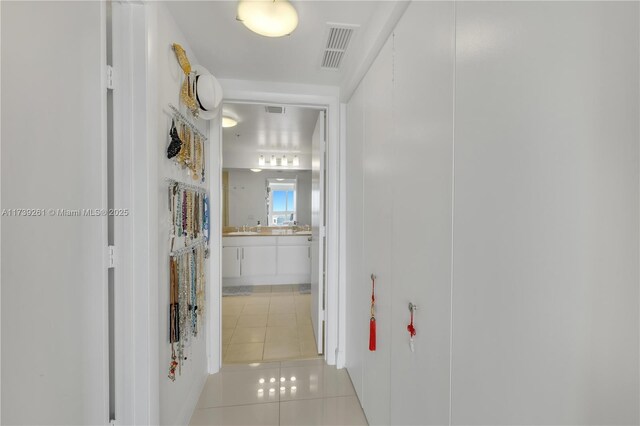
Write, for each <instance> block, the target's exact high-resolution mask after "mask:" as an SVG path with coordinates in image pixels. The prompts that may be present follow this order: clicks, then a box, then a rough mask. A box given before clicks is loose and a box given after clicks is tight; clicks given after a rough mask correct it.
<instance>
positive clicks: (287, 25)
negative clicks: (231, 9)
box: [236, 0, 298, 37]
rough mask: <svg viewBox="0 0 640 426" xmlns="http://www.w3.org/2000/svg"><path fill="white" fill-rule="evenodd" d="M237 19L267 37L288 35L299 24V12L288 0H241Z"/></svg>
mask: <svg viewBox="0 0 640 426" xmlns="http://www.w3.org/2000/svg"><path fill="white" fill-rule="evenodd" d="M236 19H237V20H238V21H240V22H242V23H243V24H244V25H245V27H247V28H249V29H250V30H251V31H253V32H254V33H257V34H260V35H262V36H265V37H282V36H286V35H289V34H291V33H292V32H293V30H295V29H296V27H297V26H298V12H296V9H295V8H294V7H293V6H292V5H291V3H289V2H288V1H287V0H241V1H240V3H239V4H238V14H237V17H236Z"/></svg>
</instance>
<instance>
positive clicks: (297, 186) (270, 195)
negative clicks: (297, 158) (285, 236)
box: [223, 169, 311, 227]
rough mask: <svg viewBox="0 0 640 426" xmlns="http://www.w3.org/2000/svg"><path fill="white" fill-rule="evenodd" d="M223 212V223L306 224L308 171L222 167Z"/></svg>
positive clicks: (309, 211) (309, 181)
mask: <svg viewBox="0 0 640 426" xmlns="http://www.w3.org/2000/svg"><path fill="white" fill-rule="evenodd" d="M223 212H224V213H223V217H224V220H223V222H225V220H226V223H225V224H224V226H233V227H241V226H245V225H248V226H256V225H258V224H259V225H262V226H292V225H298V226H306V225H310V224H311V171H310V170H293V171H280V170H263V171H261V172H252V171H251V170H250V169H223ZM258 222H259V223H258Z"/></svg>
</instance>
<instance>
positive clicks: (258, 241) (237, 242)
mask: <svg viewBox="0 0 640 426" xmlns="http://www.w3.org/2000/svg"><path fill="white" fill-rule="evenodd" d="M277 244H278V237H222V247H247V246H275V245H277Z"/></svg>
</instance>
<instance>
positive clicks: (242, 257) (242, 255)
mask: <svg viewBox="0 0 640 426" xmlns="http://www.w3.org/2000/svg"><path fill="white" fill-rule="evenodd" d="M242 260H244V247H242Z"/></svg>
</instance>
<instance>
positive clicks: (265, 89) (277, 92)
mask: <svg viewBox="0 0 640 426" xmlns="http://www.w3.org/2000/svg"><path fill="white" fill-rule="evenodd" d="M220 83H221V85H222V87H223V91H224V102H245V103H266V104H268V103H272V104H283V105H300V106H309V107H319V108H325V109H326V110H327V117H328V120H329V126H328V127H329V128H328V132H327V164H326V173H327V187H326V188H325V191H326V200H327V206H326V208H325V214H326V217H325V221H326V228H327V229H326V235H327V240H326V253H327V271H326V274H327V275H326V283H327V285H326V301H327V303H326V310H325V353H324V357H325V360H326V362H327V364H329V365H337V367H338V368H342V367H344V356H342V355H343V351H344V348H343V347H342V348H338V342H339V336H344V331H343V329H344V328H345V326H344V320H345V318H344V315H340V314H341V313H343V311H344V310H343V309H339V303H342V304H344V299H343V298H340V297H339V296H338V295H339V294H341V293H342V292H341V286H342V285H343V282H341V281H340V279H339V278H340V274H339V271H340V258H341V255H340V250H339V249H340V186H341V185H340V169H341V155H340V153H341V151H342V148H341V146H342V143H343V142H342V140H341V138H340V133H341V132H340V124H341V123H340V118H341V114H340V96H339V89H338V88H337V87H335V88H334V87H327V86H313V85H300V84H283V83H268V82H254V81H242V80H224V79H221V80H220ZM213 121H217V120H213ZM215 126H216V127H218V129H217V130H218V131H217V132H214V131H213V130H214V129H213V128H212V129H211V130H212V132H211V139H212V140H211V146H212V148H213V146H214V144H215V143H217V144H218V149H215V148H213V149H211V151H216V152H214V153H213V158H211V161H212V163H211V169H212V173H213V175H212V179H211V184H212V188H211V194H212V200H213V199H218V200H219V201H221V194H220V192H221V191H220V185H221V182H220V179H221V178H220V176H221V173H222V127H221V126H219V124H218V123H215ZM216 135H217V138H218V139H217V141H216V140H214V137H215V136H216ZM216 153H217V154H218V155H217V157H218V158H215V157H216ZM216 176H217V177H216ZM216 186H217V188H216ZM214 191H215V192H214ZM216 195H217V197H216ZM214 197H215V198H214ZM219 206H220V209H219V210H220V211H218V212H217V214H216V215H215V220H212V222H211V228H212V231H213V232H212V235H211V237H212V247H213V246H214V245H217V246H218V247H221V246H222V233H221V230H222V203H221V202H220V203H219ZM215 232H217V233H218V235H215ZM211 258H212V259H216V262H217V263H214V264H212V265H211V266H213V268H212V269H211V272H212V273H211V286H212V290H214V291H215V289H218V294H214V293H213V292H211V293H210V294H211V295H212V296H213V297H211V298H209V301H210V306H209V307H208V308H209V312H211V313H212V318H211V319H212V320H213V322H210V323H213V324H219V325H220V326H219V327H211V328H210V333H209V336H208V338H209V341H210V344H209V345H208V349H209V354H208V356H209V373H211V374H213V373H215V372H217V371H218V370H219V368H220V366H221V364H222V362H221V359H220V354H221V350H222V343H221V340H220V339H221V336H220V333H219V330H220V327H221V324H222V309H221V302H220V301H221V282H222V281H221V280H222V277H221V271H220V265H221V263H220V261H221V259H220V258H219V253H218V256H215V253H213V252H212V253H211ZM214 271H216V272H215V273H214ZM212 329H217V331H216V330H212Z"/></svg>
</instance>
